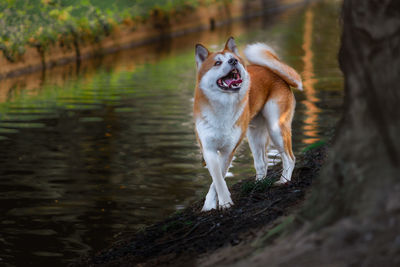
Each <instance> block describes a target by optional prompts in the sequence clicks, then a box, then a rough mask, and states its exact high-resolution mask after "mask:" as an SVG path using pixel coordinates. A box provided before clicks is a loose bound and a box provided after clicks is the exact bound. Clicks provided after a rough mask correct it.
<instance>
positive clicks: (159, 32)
mask: <svg viewBox="0 0 400 267" xmlns="http://www.w3.org/2000/svg"><path fill="white" fill-rule="evenodd" d="M278 2H279V5H278ZM299 2H302V1H301V0H281V1H276V0H271V1H266V0H252V1H246V0H231V1H225V0H224V1H222V0H221V1H199V2H198V3H197V4H193V5H187V4H185V5H183V4H182V5H183V6H182V7H181V8H177V7H175V8H171V10H170V11H168V10H165V9H163V8H159V7H157V6H155V7H154V8H151V9H149V10H147V13H146V14H147V15H146V16H143V15H142V16H140V17H138V18H137V19H134V18H131V17H130V18H124V19H121V21H120V22H119V21H112V20H107V21H108V22H107V23H106V22H104V23H105V24H104V25H103V26H101V25H100V26H101V27H100V26H99V25H97V26H96V27H97V28H98V27H100V28H101V30H95V31H89V30H88V29H87V27H83V26H79V27H77V29H75V30H73V31H72V30H71V31H70V32H69V31H67V32H65V33H62V32H59V33H57V32H52V35H51V36H47V37H46V38H47V39H46V38H44V37H43V38H42V37H39V36H41V34H42V32H43V31H45V30H46V27H44V28H43V27H42V28H41V29H38V32H39V33H37V34H39V35H38V36H36V35H37V34H36V33H35V34H36V35H35V36H36V37H30V38H29V39H28V40H27V41H26V42H25V43H26V44H25V43H24V42H23V41H22V40H21V43H20V44H18V43H17V44H13V45H9V44H7V41H4V40H3V42H1V41H2V40H0V43H1V47H0V48H1V49H0V50H2V56H0V66H1V68H0V79H1V78H6V77H12V76H18V75H21V74H26V73H30V72H34V71H37V70H42V69H47V68H51V67H53V66H57V65H63V64H66V63H69V62H76V63H77V64H79V63H80V61H82V60H84V59H87V58H92V57H96V56H100V55H104V54H109V53H113V52H116V51H119V50H122V49H128V48H132V47H135V46H140V45H143V44H148V43H152V42H157V41H159V40H161V39H165V38H172V37H176V36H180V35H184V34H186V33H188V32H195V31H200V30H204V29H213V28H215V27H218V26H219V25H222V24H225V23H228V22H230V21H232V20H236V19H241V18H248V17H253V16H260V15H261V14H263V13H266V12H268V11H271V10H275V9H276V8H278V6H279V8H283V7H290V6H292V5H295V4H298V3H299ZM64 11H65V12H64ZM63 12H64V13H65V14H64V13H63ZM53 13H54V12H53ZM57 14H58V15H57ZM57 14H55V13H54V14H53V15H57V16H58V17H60V18H59V19H60V20H61V19H65V18H64V17H65V16H66V14H69V13H68V12H67V9H66V10H63V9H62V10H59V11H58V13H57ZM63 14H64V15H65V16H64V17H63V16H62V15H63ZM103 20H105V18H103ZM87 23H89V22H87ZM85 25H86V24H85ZM67 26H68V25H67ZM67 26H65V27H66V28H67V29H69V28H68V27H67ZM65 27H64V28H65ZM88 27H89V26H88ZM64 28H62V29H64ZM53 35H54V36H53ZM50 37H51V38H50ZM21 38H22V37H21ZM24 38H25V37H24ZM24 38H22V39H24ZM26 38H28V37H26ZM26 38H25V39H26ZM10 47H14V48H10ZM13 49H14V50H16V51H14V50H13Z"/></svg>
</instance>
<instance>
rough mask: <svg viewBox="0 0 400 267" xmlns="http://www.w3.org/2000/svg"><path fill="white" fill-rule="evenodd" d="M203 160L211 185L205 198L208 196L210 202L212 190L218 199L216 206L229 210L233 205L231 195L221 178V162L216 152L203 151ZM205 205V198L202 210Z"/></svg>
mask: <svg viewBox="0 0 400 267" xmlns="http://www.w3.org/2000/svg"><path fill="white" fill-rule="evenodd" d="M203 156H204V160H205V161H206V164H207V168H208V171H209V172H210V174H211V177H212V180H213V183H212V184H211V186H210V191H209V192H208V194H207V196H209V200H210V202H211V200H212V196H213V192H212V190H213V188H214V189H215V191H216V194H217V197H218V206H219V207H220V208H229V207H230V206H232V205H233V202H232V199H231V194H230V193H229V190H228V186H227V185H226V182H225V179H224V177H223V176H222V171H221V170H222V164H223V163H222V162H221V159H220V156H219V155H218V153H217V151H212V150H206V149H205V150H204V152H203ZM206 204H207V197H206V202H205V203H204V207H203V210H207V209H204V208H206Z"/></svg>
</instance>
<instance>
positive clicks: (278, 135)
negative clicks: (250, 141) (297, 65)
mask: <svg viewBox="0 0 400 267" xmlns="http://www.w3.org/2000/svg"><path fill="white" fill-rule="evenodd" d="M290 101H291V102H289V105H283V104H281V105H279V104H278V100H269V101H268V102H267V103H266V104H265V106H264V109H263V115H264V117H265V118H266V119H267V125H268V132H269V136H270V137H271V140H272V142H273V144H274V145H275V146H276V148H277V149H278V151H279V154H280V156H281V158H282V167H283V170H282V176H281V178H280V179H279V181H277V182H276V183H277V184H284V183H286V182H289V181H290V180H291V177H292V172H293V169H294V164H295V157H294V155H293V151H292V134H291V123H292V117H293V110H294V105H295V102H294V97H293V98H292V99H291V100H290Z"/></svg>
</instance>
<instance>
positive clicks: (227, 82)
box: [217, 69, 243, 91]
mask: <svg viewBox="0 0 400 267" xmlns="http://www.w3.org/2000/svg"><path fill="white" fill-rule="evenodd" d="M242 82H243V81H242V77H241V76H240V73H239V71H238V70H237V69H233V70H232V71H231V72H229V73H228V75H226V76H225V77H222V78H220V79H218V80H217V85H218V86H219V87H220V88H221V89H224V90H231V91H237V90H239V89H240V86H241V85H242Z"/></svg>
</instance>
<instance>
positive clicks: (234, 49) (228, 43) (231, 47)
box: [225, 36, 240, 56]
mask: <svg viewBox="0 0 400 267" xmlns="http://www.w3.org/2000/svg"><path fill="white" fill-rule="evenodd" d="M225 50H229V51H232V52H233V53H235V54H236V55H237V56H240V55H239V51H238V49H237V47H236V43H235V39H233V37H232V36H231V37H229V39H228V41H226V44H225Z"/></svg>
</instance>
